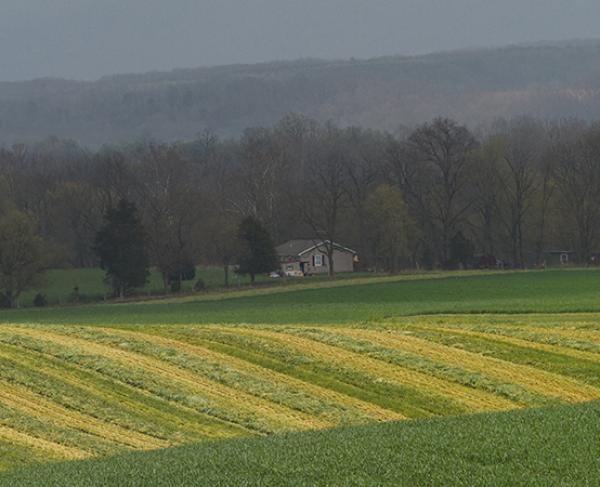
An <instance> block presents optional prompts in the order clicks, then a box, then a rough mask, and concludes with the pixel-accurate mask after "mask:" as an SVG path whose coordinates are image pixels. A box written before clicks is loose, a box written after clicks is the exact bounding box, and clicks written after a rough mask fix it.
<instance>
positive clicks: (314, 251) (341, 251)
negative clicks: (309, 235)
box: [276, 239, 358, 276]
mask: <svg viewBox="0 0 600 487" xmlns="http://www.w3.org/2000/svg"><path fill="white" fill-rule="evenodd" d="M327 245H329V241H327V240H326V241H322V240H321V241H319V240H310V239H297V240H290V241H289V242H286V243H284V244H281V245H279V246H278V247H276V250H277V254H278V256H279V263H280V265H281V272H282V273H283V274H285V275H288V276H294V275H313V274H327V273H328V272H329V262H328V259H327V250H326V246H327ZM333 247H334V253H333V264H334V270H335V272H353V271H354V266H355V264H356V263H357V262H358V254H357V253H356V252H355V251H354V250H352V249H350V248H348V247H345V246H343V245H340V244H338V243H335V242H334V243H333Z"/></svg>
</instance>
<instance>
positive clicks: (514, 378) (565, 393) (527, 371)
mask: <svg viewBox="0 0 600 487" xmlns="http://www.w3.org/2000/svg"><path fill="white" fill-rule="evenodd" d="M336 332H337V333H340V334H342V335H346V336H351V337H355V338H359V339H364V340H369V341H373V342H375V343H378V344H380V345H383V346H387V347H391V348H394V349H398V350H403V351H407V352H410V353H413V354H415V355H419V356H423V357H428V358H431V359H433V360H437V361H439V362H440V363H444V364H447V365H452V366H457V367H461V368H464V369H466V370H470V371H476V372H479V373H482V374H484V375H485V376H488V377H492V378H494V379H498V380H501V381H504V383H505V384H506V385H508V386H511V385H517V386H520V387H522V388H523V389H525V390H528V391H531V392H534V393H535V394H537V395H539V396H542V397H544V396H545V397H551V398H555V399H560V400H570V399H573V398H574V397H577V398H579V399H578V400H582V399H581V394H583V393H584V391H583V390H582V386H583V385H581V384H577V383H575V382H574V381H571V380H569V379H566V378H564V377H562V376H557V375H556V374H552V373H549V372H545V371H543V370H539V369H537V368H535V367H531V366H526V365H519V364H514V363H512V362H508V361H505V360H500V359H496V358H493V357H488V356H485V355H482V354H477V353H472V352H468V351H465V350H461V349H459V348H456V347H452V346H447V345H440V344H437V343H435V342H433V341H428V340H425V339H422V338H417V337H414V336H410V335H408V334H406V333H394V332H387V333H386V332H384V333H382V332H379V331H377V332H375V331H371V330H360V329H354V328H353V329H337V330H336ZM583 389H585V390H587V388H586V387H585V386H583ZM592 397H593V396H592ZM584 400H585V399H584Z"/></svg>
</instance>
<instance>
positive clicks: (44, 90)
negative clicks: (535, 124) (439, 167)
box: [0, 41, 600, 145]
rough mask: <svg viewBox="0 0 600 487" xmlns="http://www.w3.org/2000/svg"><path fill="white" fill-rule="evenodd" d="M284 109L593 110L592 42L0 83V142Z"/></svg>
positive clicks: (109, 137)
mask: <svg viewBox="0 0 600 487" xmlns="http://www.w3.org/2000/svg"><path fill="white" fill-rule="evenodd" d="M288 112H299V113H304V114H306V115H308V116H311V117H315V118H317V119H319V120H327V119H332V120H334V121H336V122H338V123H339V124H342V125H346V124H359V125H364V126H366V127H371V128H377V129H386V130H392V131H393V130H396V129H397V128H398V127H399V126H400V125H402V124H405V125H411V124H415V123H419V122H423V121H426V120H429V119H431V118H432V117H435V116H438V115H446V116H451V117H454V118H457V119H459V120H460V121H462V122H465V123H469V124H473V125H474V124H478V123H480V122H488V121H490V120H491V119H493V118H495V117H497V116H505V117H509V116H514V115H520V114H530V115H534V116H539V117H565V116H579V117H583V118H588V119H592V118H599V117H600V41H599V42H593V41H590V42H571V43H560V44H541V45H530V46H513V47H507V48H502V49H481V50H469V51H458V52H450V53H439V54H432V55H426V56H419V57H389V58H379V59H372V60H364V61H360V60H351V61H321V60H302V61H296V62H280V63H271V64H260V65H248V66H245V65H238V66H224V67H216V68H202V69H188V70H176V71H172V72H167V73H160V72H157V73H148V74H143V75H122V76H114V77H109V78H103V79H100V80H98V81H95V82H76V81H64V80H50V79H48V80H36V81H30V82H21V83H0V142H14V141H23V140H30V139H39V138H43V137H46V136H49V135H56V136H59V137H68V138H73V139H76V140H78V141H80V142H82V143H85V144H88V145H98V144H102V143H106V142H118V141H128V140H131V139H135V138H138V137H141V136H144V137H156V138H158V139H169V140H172V139H189V138H191V137H194V136H195V135H196V134H198V133H199V132H202V131H204V130H207V129H208V130H212V131H214V132H217V133H219V134H238V133H239V132H240V131H242V130H243V129H244V128H246V127H248V126H253V125H270V124H273V123H275V122H276V121H277V120H278V119H279V118H280V117H282V116H283V115H284V114H286V113H288Z"/></svg>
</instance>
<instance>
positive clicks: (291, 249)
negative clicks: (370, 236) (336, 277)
mask: <svg viewBox="0 0 600 487" xmlns="http://www.w3.org/2000/svg"><path fill="white" fill-rule="evenodd" d="M325 242H327V241H323V240H309V239H297V240H290V241H288V242H286V243H284V244H281V245H279V246H278V247H276V248H275V250H276V251H277V253H278V254H279V255H283V256H289V255H293V256H300V255H302V254H305V253H307V252H310V251H311V250H314V249H315V248H317V247H321V246H322V245H324V244H325ZM333 245H334V247H335V248H337V249H338V250H342V251H346V252H350V253H351V254H356V252H355V251H354V250H352V249H349V248H348V247H344V246H343V245H340V244H338V243H335V242H334V243H333Z"/></svg>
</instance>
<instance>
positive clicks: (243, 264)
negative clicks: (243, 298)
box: [237, 217, 279, 283]
mask: <svg viewBox="0 0 600 487" xmlns="http://www.w3.org/2000/svg"><path fill="white" fill-rule="evenodd" d="M239 239H240V243H241V249H242V250H241V254H240V257H239V267H238V270H237V273H238V274H244V275H250V280H251V281H252V283H254V280H255V278H256V274H262V273H267V272H272V271H275V270H277V269H278V268H279V260H278V258H277V252H275V246H274V245H273V240H272V239H271V236H270V235H269V232H267V230H266V229H265V228H264V227H263V226H262V224H261V223H260V222H259V221H258V220H257V219H256V218H254V217H247V218H245V219H244V220H242V222H241V223H240V226H239Z"/></svg>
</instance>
